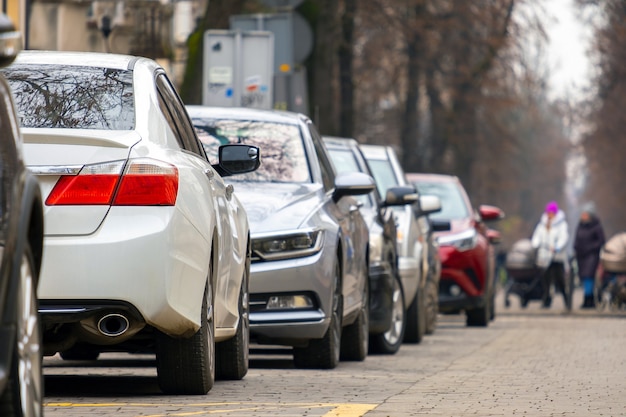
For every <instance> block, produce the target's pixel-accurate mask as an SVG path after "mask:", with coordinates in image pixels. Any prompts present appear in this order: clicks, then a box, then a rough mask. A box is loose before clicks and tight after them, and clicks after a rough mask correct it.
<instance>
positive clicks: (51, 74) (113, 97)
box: [2, 64, 135, 130]
mask: <svg viewBox="0 0 626 417" xmlns="http://www.w3.org/2000/svg"><path fill="white" fill-rule="evenodd" d="M2 73H3V74H4V75H5V77H6V78H7V80H8V81H9V84H10V85H11V89H12V90H13V96H14V97H15V104H16V107H17V111H18V114H19V117H20V124H21V126H22V127H39V128H45V127H48V128H71V129H100V130H132V129H134V127H135V102H134V96H133V73H132V71H129V70H118V69H109V68H94V67H81V66H64V65H31V64H29V65H19V64H15V65H12V66H10V67H8V68H5V69H3V70H2Z"/></svg>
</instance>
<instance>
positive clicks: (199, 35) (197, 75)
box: [179, 0, 248, 104]
mask: <svg viewBox="0 0 626 417" xmlns="http://www.w3.org/2000/svg"><path fill="white" fill-rule="evenodd" d="M247 2H248V0H210V1H207V5H206V10H205V12H204V17H203V18H202V20H201V21H200V22H199V23H198V27H197V28H196V30H195V31H194V32H193V33H192V34H191V35H189V39H188V40H187V48H188V51H189V55H188V57H187V67H186V68H185V76H184V78H183V83H182V85H181V87H180V90H179V92H180V96H181V98H182V99H183V101H184V102H185V103H187V104H201V103H202V91H203V88H202V87H203V86H202V71H203V68H202V64H203V54H204V45H203V41H204V32H205V31H206V30H208V29H228V27H229V19H230V16H231V15H233V14H238V13H241V12H242V11H243V10H244V6H245V5H246V3H247Z"/></svg>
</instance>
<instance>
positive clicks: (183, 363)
mask: <svg viewBox="0 0 626 417" xmlns="http://www.w3.org/2000/svg"><path fill="white" fill-rule="evenodd" d="M210 276H211V274H209V277H210ZM212 291H213V289H212V288H211V287H210V285H209V284H207V286H206V288H205V290H204V297H203V300H202V318H201V325H200V329H199V330H198V331H197V332H196V334H194V335H193V336H191V337H190V338H173V337H170V336H168V335H166V334H164V333H161V332H158V334H157V352H156V364H157V379H158V382H159V386H160V387H161V390H162V391H163V392H164V393H165V394H188V395H204V394H206V393H207V392H209V391H210V390H211V388H212V387H213V382H214V381H215V327H214V326H215V321H214V310H213V306H214V304H213V293H212Z"/></svg>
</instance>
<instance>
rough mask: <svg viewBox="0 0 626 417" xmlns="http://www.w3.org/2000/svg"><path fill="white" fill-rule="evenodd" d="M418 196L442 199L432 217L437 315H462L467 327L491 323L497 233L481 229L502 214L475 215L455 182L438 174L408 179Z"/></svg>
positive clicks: (484, 209)
mask: <svg viewBox="0 0 626 417" xmlns="http://www.w3.org/2000/svg"><path fill="white" fill-rule="evenodd" d="M407 178H408V180H409V182H411V183H413V185H415V187H416V188H417V190H418V192H419V193H420V195H435V196H437V197H439V198H440V199H441V207H442V210H441V211H440V212H439V213H433V214H431V215H430V219H431V221H432V224H433V228H434V230H435V231H436V232H437V233H436V235H437V240H438V242H439V256H440V258H441V264H442V271H441V279H440V281H439V311H440V312H442V313H459V312H461V311H462V310H463V311H465V314H466V316H467V325H468V326H483V327H484V326H487V325H488V324H489V321H490V320H493V319H494V318H495V306H494V298H495V276H494V249H493V244H494V243H496V242H497V241H498V240H499V237H500V235H499V233H498V232H497V231H495V230H491V229H489V228H488V227H487V225H486V224H485V223H486V222H489V221H494V220H499V219H502V218H503V217H504V213H503V211H502V210H500V209H499V208H497V207H494V206H487V205H482V206H480V207H479V209H478V211H476V210H474V209H473V207H472V204H471V203H470V199H469V197H468V196H467V193H466V192H465V189H464V188H463V185H462V184H461V182H460V181H459V179H458V178H457V177H455V176H448V175H437V174H407Z"/></svg>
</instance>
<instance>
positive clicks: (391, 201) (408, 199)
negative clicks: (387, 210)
mask: <svg viewBox="0 0 626 417" xmlns="http://www.w3.org/2000/svg"><path fill="white" fill-rule="evenodd" d="M417 200H418V195H417V191H415V188H413V187H406V186H401V187H391V188H389V189H388V190H387V193H386V195H385V201H384V202H383V205H384V206H385V207H389V206H405V205H407V204H414V203H416V202H417Z"/></svg>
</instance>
